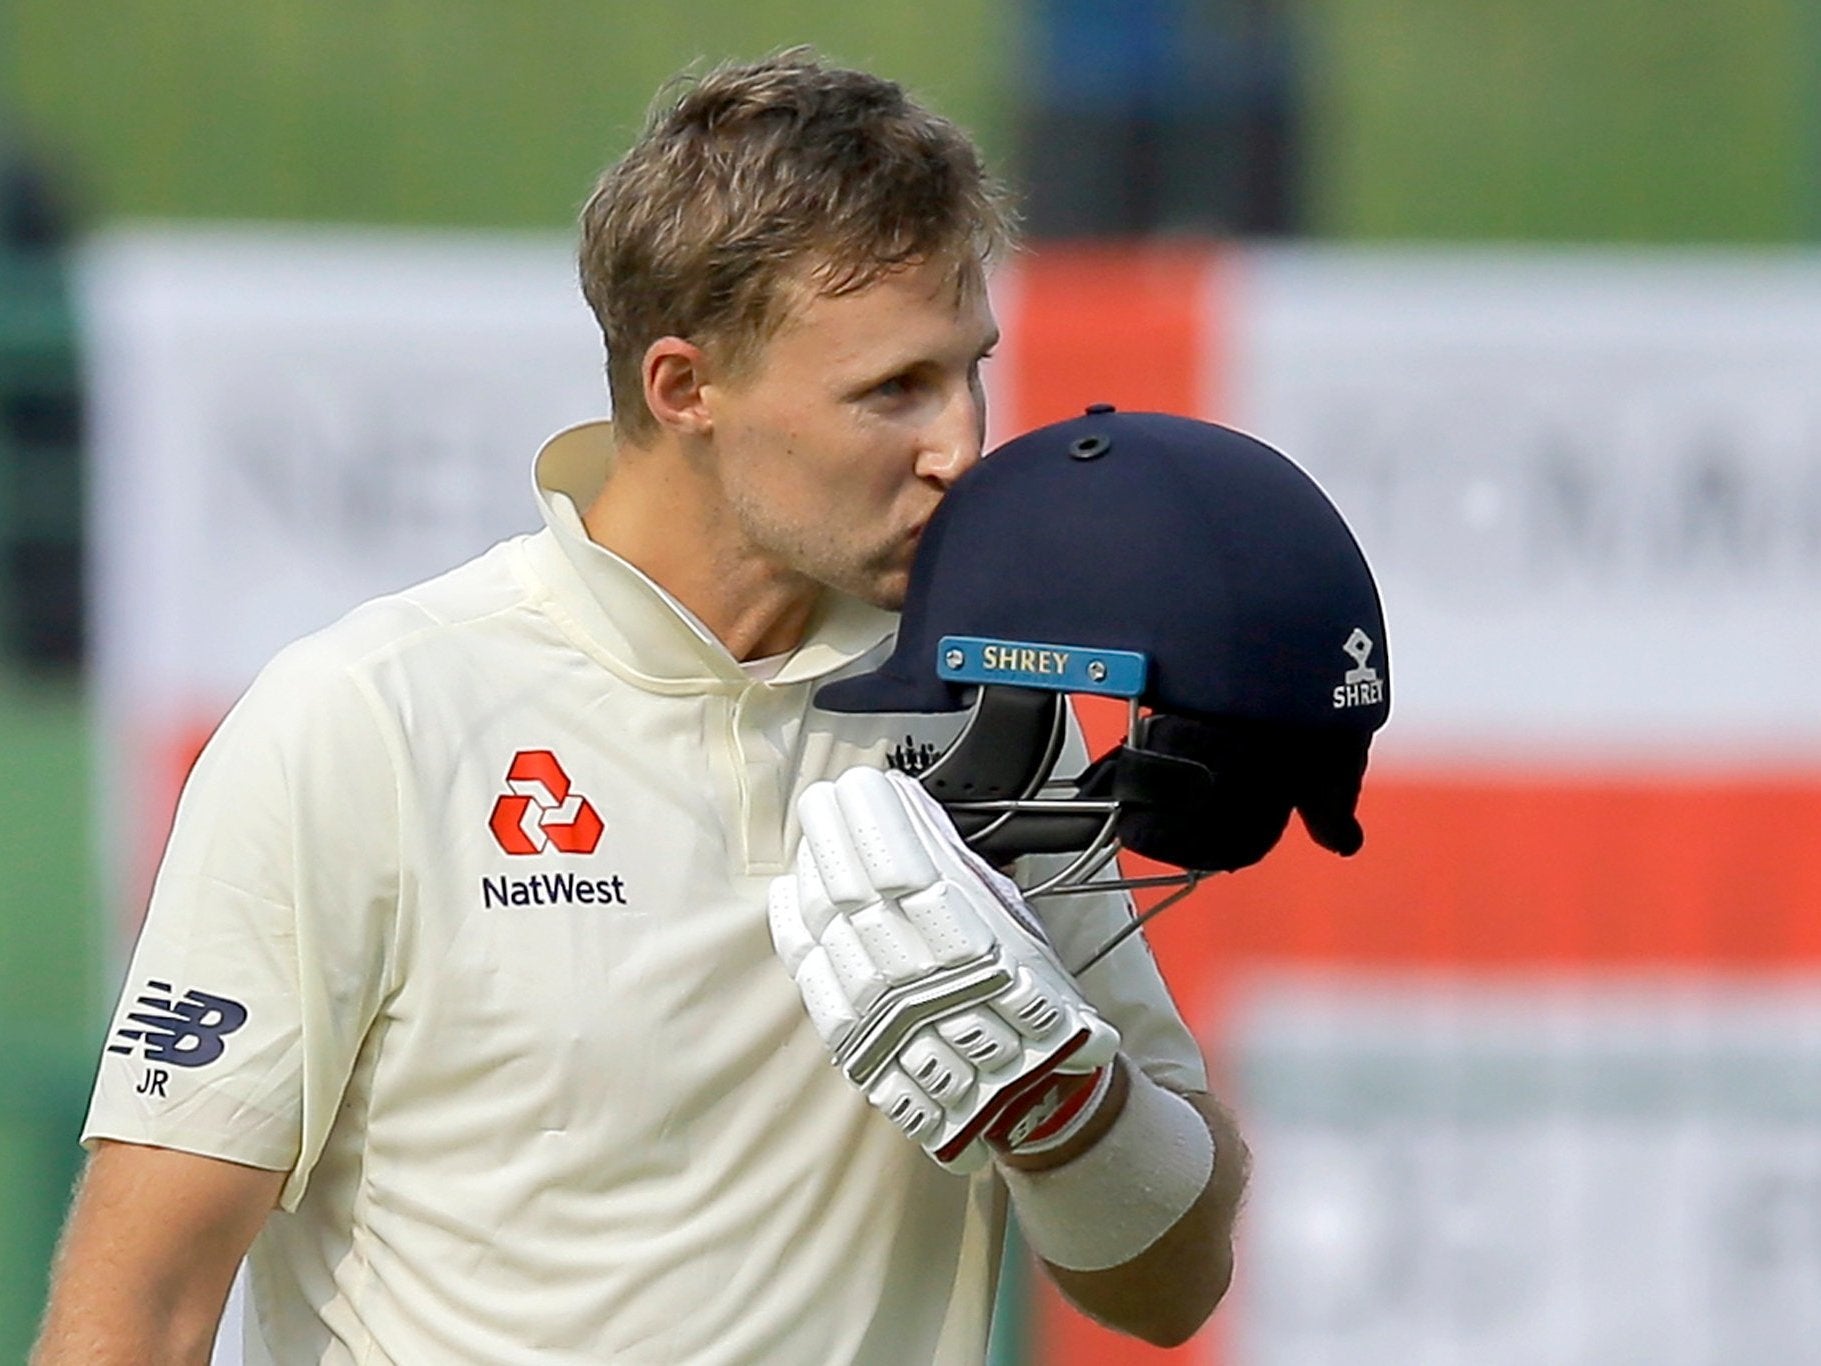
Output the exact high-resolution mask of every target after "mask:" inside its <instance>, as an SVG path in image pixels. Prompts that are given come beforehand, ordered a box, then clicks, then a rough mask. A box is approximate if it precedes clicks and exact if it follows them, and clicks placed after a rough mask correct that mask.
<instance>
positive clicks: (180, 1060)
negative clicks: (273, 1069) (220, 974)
mask: <svg viewBox="0 0 1821 1366" xmlns="http://www.w3.org/2000/svg"><path fill="white" fill-rule="evenodd" d="M145 988H146V989H145V994H144V995H143V996H140V997H139V998H138V999H137V1000H136V1001H135V1002H134V1004H135V1005H137V1006H139V1007H140V1008H139V1009H138V1010H134V1011H131V1012H129V1013H128V1015H127V1017H126V1018H127V1023H126V1024H124V1025H122V1026H121V1027H120V1028H119V1029H116V1030H115V1031H114V1038H115V1039H116V1040H119V1041H120V1042H116V1043H111V1044H109V1045H108V1050H107V1051H108V1052H110V1053H125V1054H128V1055H131V1054H133V1053H138V1054H139V1055H140V1056H141V1057H143V1058H144V1059H145V1060H146V1061H147V1062H151V1063H163V1064H166V1065H168V1066H171V1067H207V1066H208V1065H209V1064H210V1063H212V1062H214V1061H215V1059H217V1058H219V1057H220V1056H221V1055H222V1052H223V1051H224V1050H225V1049H226V1048H227V1043H226V1039H227V1036H228V1035H230V1034H232V1033H233V1032H234V1031H235V1030H237V1029H239V1028H240V1027H241V1026H242V1025H243V1024H245V1023H246V1022H247V1008H246V1007H245V1006H243V1005H242V1004H241V1003H240V1002H239V1001H231V1000H229V999H228V998H227V997H226V996H216V995H213V994H212V993H210V992H206V991H197V990H195V989H194V988H192V989H191V990H189V991H186V992H184V994H183V996H182V997H181V998H180V999H173V997H172V993H171V984H170V983H169V982H159V981H147V982H146V984H145Z"/></svg>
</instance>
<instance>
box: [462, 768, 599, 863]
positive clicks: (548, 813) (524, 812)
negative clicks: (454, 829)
mask: <svg viewBox="0 0 1821 1366" xmlns="http://www.w3.org/2000/svg"><path fill="white" fill-rule="evenodd" d="M487 826H488V828H489V829H491V830H492V831H493V838H494V839H495V840H497V841H498V842H499V847H500V848H501V849H504V850H505V851H506V852H507V853H508V854H541V853H543V852H545V851H546V850H549V849H554V850H555V851H556V852H557V853H559V854H592V853H593V852H594V847H595V845H597V844H599V843H600V842H601V832H602V831H603V830H604V829H606V826H605V824H603V822H602V821H601V817H600V814H599V813H598V812H596V811H595V809H594V807H593V805H591V804H590V803H589V801H588V799H587V798H586V797H584V796H583V795H582V794H581V793H579V792H576V791H574V790H573V789H572V788H571V787H570V786H569V775H568V774H567V773H565V772H563V766H562V765H561V764H559V763H558V762H557V760H556V755H555V754H553V753H551V752H550V751H549V750H547V749H521V750H520V751H519V752H518V753H517V754H515V755H513V756H512V767H511V768H509V769H507V770H506V791H505V792H504V793H503V794H502V795H501V796H500V798H499V800H498V801H496V802H494V803H493V815H492V817H491V818H490V819H489V820H488V822H487Z"/></svg>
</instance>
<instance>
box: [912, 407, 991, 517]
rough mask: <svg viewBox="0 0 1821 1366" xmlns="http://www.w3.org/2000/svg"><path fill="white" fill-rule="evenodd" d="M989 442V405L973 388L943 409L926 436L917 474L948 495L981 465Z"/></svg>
mask: <svg viewBox="0 0 1821 1366" xmlns="http://www.w3.org/2000/svg"><path fill="white" fill-rule="evenodd" d="M985 440H986V401H985V399H984V398H982V397H981V395H980V394H978V393H977V392H974V391H973V390H972V389H971V388H970V389H969V390H968V391H966V392H963V393H962V394H960V395H958V396H957V397H956V398H954V399H952V400H951V401H950V402H948V403H947V404H945V405H944V406H943V410H942V413H941V416H940V418H939V419H938V420H937V421H935V422H934V423H932V424H931V426H930V429H929V431H928V432H927V433H926V434H925V439H924V442H923V451H922V454H920V455H919V456H918V457H917V474H918V475H919V476H920V477H921V478H924V479H928V480H930V481H931V482H933V483H935V484H938V485H940V486H941V488H942V489H943V491H944V492H946V491H947V490H948V487H949V485H951V484H953V483H954V482H955V481H956V480H957V479H959V478H960V477H961V476H962V475H964V474H966V473H967V472H968V471H969V470H971V469H972V468H973V467H974V466H975V465H977V464H979V463H980V454H981V447H982V445H983V444H984V442H985Z"/></svg>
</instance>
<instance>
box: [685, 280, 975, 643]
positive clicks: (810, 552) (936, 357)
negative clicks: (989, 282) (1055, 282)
mask: <svg viewBox="0 0 1821 1366" xmlns="http://www.w3.org/2000/svg"><path fill="white" fill-rule="evenodd" d="M998 335H999V334H998V329H997V327H996V326H995V325H994V323H993V315H992V310H991V308H990V307H989V306H988V303H987V298H986V289H985V286H984V283H983V282H982V280H981V278H980V276H979V273H978V271H977V270H973V269H968V270H964V271H963V272H960V273H958V272H957V271H956V268H955V267H954V265H953V264H952V263H951V262H947V261H928V262H922V263H919V264H916V265H912V266H906V267H904V268H902V269H899V270H896V271H893V272H892V273H891V274H889V275H886V276H885V277H883V278H882V279H880V280H878V281H876V282H874V283H873V284H871V285H869V286H867V287H866V288H865V289H862V290H858V291H855V292H853V293H850V294H843V295H838V296H829V295H824V294H809V293H808V292H807V290H805V291H804V294H803V296H802V297H799V298H798V299H797V300H796V301H795V302H794V303H793V305H792V306H791V308H790V311H789V314H788V317H787V319H786V321H785V322H784V324H783V325H782V326H781V327H780V328H779V330H778V331H777V332H776V333H775V334H773V335H772V336H771V337H770V338H769V339H768V340H767V341H766V342H765V343H764V344H763V346H762V347H761V350H760V352H759V354H758V355H757V356H756V357H754V359H753V360H752V362H751V363H750V365H749V366H748V367H747V369H746V370H745V371H744V372H743V373H741V374H739V375H738V376H737V377H734V378H731V379H729V380H727V381H724V382H721V383H711V384H709V385H707V386H705V390H704V398H705V400H706V401H707V404H708V408H709V413H710V415H711V417H712V419H713V423H714V427H713V446H714V454H713V459H714V461H715V471H716V477H717V479H718V483H719V487H720V490H721V493H722V495H723V498H724V500H725V503H726V510H727V513H728V515H729V519H730V521H731V523H732V524H733V527H734V529H735V530H736V532H737V534H738V536H739V538H740V539H741V540H742V542H743V543H744V544H743V547H742V549H743V550H745V551H748V552H751V551H756V552H758V553H759V554H760V555H761V556H763V557H765V558H767V559H769V560H771V561H773V562H775V563H776V564H778V565H780V566H781V567H783V568H786V569H788V570H791V571H794V572H795V573H798V574H801V575H803V576H804V577H806V578H809V579H813V580H815V581H816V582H818V583H823V584H828V585H830V586H831V587H834V588H838V589H840V590H842V591H843V592H847V593H851V594H853V595H854V596H856V597H859V598H863V599H865V600H866V601H868V602H871V603H873V604H875V605H877V606H880V607H887V608H891V609H893V610H896V609H897V608H899V607H901V606H902V605H903V603H904V594H905V590H906V587H907V586H908V584H909V581H910V565H911V559H912V557H913V556H914V555H915V554H916V549H917V541H918V538H919V537H920V536H921V534H922V531H923V527H924V525H925V524H926V523H927V522H928V521H929V517H930V514H931V513H932V512H934V511H935V508H936V504H937V502H938V501H940V499H941V497H942V495H943V493H944V492H946V491H947V489H948V487H949V485H950V484H951V483H952V482H953V481H954V480H955V479H957V478H959V477H960V476H961V475H962V474H963V473H964V472H965V471H967V470H968V469H970V468H972V467H973V465H974V464H975V462H976V461H978V460H979V458H980V450H981V443H982V441H983V439H984V437H985V432H986V402H985V398H984V395H983V392H982V389H981V382H980V363H981V361H983V360H984V359H985V358H986V356H987V354H988V352H990V351H991V350H992V347H993V345H994V343H995V342H996V341H997V340H998Z"/></svg>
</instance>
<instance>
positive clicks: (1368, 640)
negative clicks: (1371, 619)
mask: <svg viewBox="0 0 1821 1366" xmlns="http://www.w3.org/2000/svg"><path fill="white" fill-rule="evenodd" d="M1340 648H1341V649H1342V650H1344V651H1345V652H1346V653H1347V654H1348V655H1349V656H1351V658H1352V660H1353V667H1352V668H1351V669H1348V670H1347V672H1346V673H1345V674H1344V675H1342V677H1341V681H1340V686H1339V687H1337V688H1335V690H1334V705H1335V706H1336V707H1337V708H1339V707H1369V706H1372V705H1373V704H1375V703H1378V702H1383V701H1384V700H1385V680H1384V679H1382V678H1380V677H1379V676H1378V670H1377V669H1375V668H1373V667H1372V666H1371V665H1370V664H1368V663H1366V661H1367V660H1368V659H1370V658H1372V651H1373V650H1374V649H1376V648H1377V647H1376V645H1375V644H1374V642H1373V639H1372V637H1371V636H1369V635H1367V634H1366V633H1365V632H1364V631H1362V630H1360V629H1359V627H1357V626H1355V627H1354V628H1353V634H1351V635H1350V636H1348V637H1347V638H1346V640H1345V641H1343V642H1342V643H1341V647H1340Z"/></svg>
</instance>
